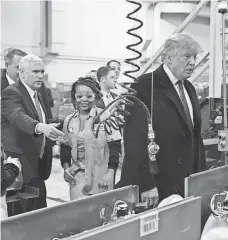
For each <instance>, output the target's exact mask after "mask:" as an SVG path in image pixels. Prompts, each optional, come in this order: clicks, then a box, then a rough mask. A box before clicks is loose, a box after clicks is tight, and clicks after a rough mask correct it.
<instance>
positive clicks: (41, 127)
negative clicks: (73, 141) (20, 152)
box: [36, 123, 64, 141]
mask: <svg viewBox="0 0 228 240" xmlns="http://www.w3.org/2000/svg"><path fill="white" fill-rule="evenodd" d="M59 125H60V123H50V124H45V123H38V124H37V126H36V132H37V133H38V134H40V133H43V134H44V135H45V136H46V137H47V138H49V139H51V140H52V141H56V139H57V138H58V137H61V136H64V133H63V132H62V131H60V130H58V129H57V127H58V126H59Z"/></svg>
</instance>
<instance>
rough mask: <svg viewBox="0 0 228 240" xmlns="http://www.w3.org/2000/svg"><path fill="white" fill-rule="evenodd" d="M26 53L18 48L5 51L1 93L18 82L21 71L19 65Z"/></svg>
mask: <svg viewBox="0 0 228 240" xmlns="http://www.w3.org/2000/svg"><path fill="white" fill-rule="evenodd" d="M25 55H26V53H25V52H23V51H21V50H20V49H16V48H8V49H6V50H5V51H4V62H5V67H6V68H5V69H1V92H2V91H3V90H4V89H5V88H6V87H8V86H9V85H12V84H14V83H15V82H18V80H19V69H18V64H19V61H20V60H21V58H22V57H24V56H25Z"/></svg>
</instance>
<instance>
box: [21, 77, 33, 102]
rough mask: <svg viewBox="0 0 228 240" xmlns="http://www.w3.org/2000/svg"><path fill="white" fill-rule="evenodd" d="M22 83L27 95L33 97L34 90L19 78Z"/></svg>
mask: <svg viewBox="0 0 228 240" xmlns="http://www.w3.org/2000/svg"><path fill="white" fill-rule="evenodd" d="M21 82H22V84H23V85H24V86H25V88H26V89H27V91H28V93H29V95H30V96H31V98H33V97H34V94H35V91H34V90H32V89H31V88H30V87H29V86H28V85H27V84H26V83H24V82H23V81H22V80H21Z"/></svg>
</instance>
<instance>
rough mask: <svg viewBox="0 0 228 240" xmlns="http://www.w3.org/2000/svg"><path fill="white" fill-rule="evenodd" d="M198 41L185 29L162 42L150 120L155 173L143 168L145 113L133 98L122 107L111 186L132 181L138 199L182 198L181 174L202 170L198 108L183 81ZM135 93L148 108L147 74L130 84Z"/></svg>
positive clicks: (145, 157) (149, 83) (149, 80)
mask: <svg viewBox="0 0 228 240" xmlns="http://www.w3.org/2000/svg"><path fill="white" fill-rule="evenodd" d="M200 51H201V49H200V46H199V44H198V43H197V42H196V41H195V40H194V39H193V38H192V37H191V36H189V35H187V34H178V35H176V36H173V37H171V38H169V39H168V40H167V41H166V42H165V49H164V52H163V54H162V62H163V64H162V65H161V66H160V67H158V68H157V69H156V70H155V71H154V72H153V87H154V91H153V113H152V121H153V128H154V131H155V136H156V139H155V141H156V143H157V144H158V145H159V146H160V151H159V153H158V154H157V156H156V157H157V163H158V169H159V174H158V175H157V176H156V177H154V175H153V174H151V173H150V170H149V165H148V162H149V157H148V151H147V145H148V138H147V134H148V125H147V117H146V114H145V112H144V111H143V109H142V108H141V107H140V105H139V104H138V103H135V104H134V106H132V107H130V108H128V109H127V110H128V111H129V112H130V115H129V116H128V117H127V119H126V125H125V132H124V147H125V157H124V161H123V167H122V174H121V180H120V182H119V183H118V184H117V187H120V186H126V185H130V184H134V185H138V186H139V189H140V193H141V198H142V201H148V202H149V203H150V204H151V205H156V204H157V202H158V195H159V198H160V200H163V199H164V198H167V197H169V196H170V195H172V194H179V195H181V196H182V197H184V179H185V177H188V176H189V175H190V174H193V173H195V172H199V171H202V170H204V169H205V153H204V147H203V142H202V138H201V115H200V107H199V103H198V100H197V96H196V91H195V89H194V87H193V85H192V84H191V83H190V82H189V81H188V80H187V79H188V78H189V77H191V75H192V72H193V70H194V66H195V61H196V56H197V54H198V53H199V52H200ZM132 87H133V89H135V90H136V91H137V97H138V98H139V99H140V100H141V101H143V102H144V103H145V104H146V106H147V107H148V109H149V110H151V95H152V94H151V88H152V73H147V74H144V75H142V76H140V77H139V82H138V83H136V84H133V85H132Z"/></svg>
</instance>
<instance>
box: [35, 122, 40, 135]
mask: <svg viewBox="0 0 228 240" xmlns="http://www.w3.org/2000/svg"><path fill="white" fill-rule="evenodd" d="M38 124H39V123H37V124H36V126H35V134H38V135H40V134H42V133H41V132H38V131H37V126H38Z"/></svg>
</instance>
